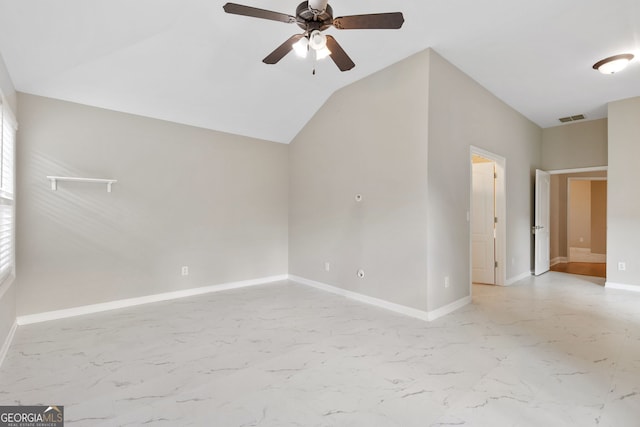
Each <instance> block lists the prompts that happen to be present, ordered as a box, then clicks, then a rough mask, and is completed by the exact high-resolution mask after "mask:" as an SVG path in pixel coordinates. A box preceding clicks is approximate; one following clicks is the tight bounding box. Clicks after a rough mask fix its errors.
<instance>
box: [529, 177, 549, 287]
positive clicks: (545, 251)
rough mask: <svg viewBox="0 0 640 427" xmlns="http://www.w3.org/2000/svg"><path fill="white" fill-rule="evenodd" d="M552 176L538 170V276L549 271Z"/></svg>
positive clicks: (536, 241) (536, 269)
mask: <svg viewBox="0 0 640 427" xmlns="http://www.w3.org/2000/svg"><path fill="white" fill-rule="evenodd" d="M550 188H551V175H549V174H548V173H547V172H545V171H541V170H540V169H536V207H535V211H536V212H535V224H534V225H533V234H534V236H535V237H534V242H535V266H534V274H535V275H536V276H538V275H540V274H542V273H545V272H547V271H549V263H550V261H549V237H550V235H549V222H550V221H549V200H550Z"/></svg>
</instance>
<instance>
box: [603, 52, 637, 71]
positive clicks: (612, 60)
mask: <svg viewBox="0 0 640 427" xmlns="http://www.w3.org/2000/svg"><path fill="white" fill-rule="evenodd" d="M632 59H633V55H632V54H630V53H623V54H621V55H614V56H610V57H608V58H605V59H603V60H601V61H598V62H596V63H595V64H593V69H594V70H598V71H600V72H601V73H602V74H614V73H617V72H619V71H622V70H624V69H625V68H626V67H627V65H629V62H631V60H632Z"/></svg>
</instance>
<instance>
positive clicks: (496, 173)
mask: <svg viewBox="0 0 640 427" xmlns="http://www.w3.org/2000/svg"><path fill="white" fill-rule="evenodd" d="M470 169H471V173H470V176H471V183H470V198H471V200H470V212H469V218H468V219H469V222H470V227H469V234H470V236H469V245H470V252H471V254H470V260H471V262H470V270H471V271H470V273H471V274H470V276H471V284H473V283H478V284H488V285H500V286H504V284H505V280H506V268H505V267H506V266H505V259H506V250H505V244H506V218H505V216H506V201H505V188H506V186H505V170H506V160H505V159H504V158H503V157H501V156H498V155H496V154H493V153H491V152H488V151H486V150H483V149H480V148H477V147H471V158H470Z"/></svg>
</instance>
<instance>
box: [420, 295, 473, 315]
mask: <svg viewBox="0 0 640 427" xmlns="http://www.w3.org/2000/svg"><path fill="white" fill-rule="evenodd" d="M470 302H471V295H469V296H466V297H464V298H460V299H459V300H457V301H454V302H452V303H451V304H447V305H445V306H444V307H440V308H438V309H435V310H432V311H429V312H427V320H428V321H430V322H431V321H432V320H436V319H438V318H440V317H442V316H446V315H447V314H449V313H452V312H454V311H456V310H457V309H459V308H462V307H464V306H465V305H467V304H469V303H470Z"/></svg>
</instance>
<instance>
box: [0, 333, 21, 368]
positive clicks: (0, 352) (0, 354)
mask: <svg viewBox="0 0 640 427" xmlns="http://www.w3.org/2000/svg"><path fill="white" fill-rule="evenodd" d="M17 329H18V323H17V322H13V326H11V329H10V330H9V334H8V335H7V338H6V339H5V340H4V344H2V348H0V366H2V362H4V358H5V357H7V353H8V352H9V347H11V342H12V341H13V337H14V335H15V334H16V330H17Z"/></svg>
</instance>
